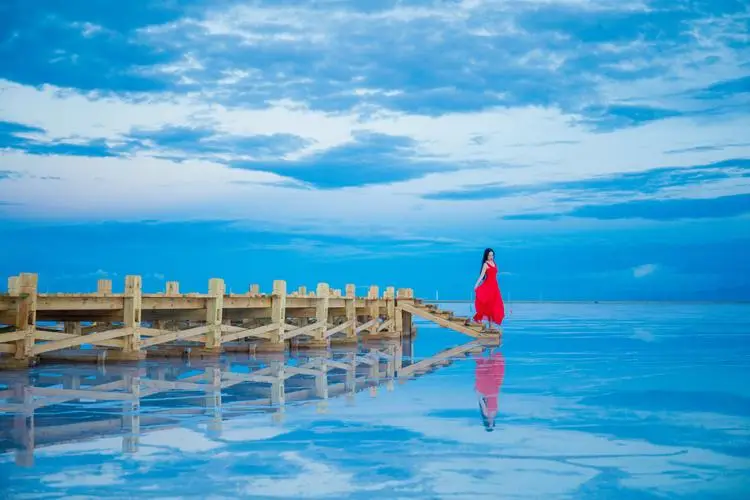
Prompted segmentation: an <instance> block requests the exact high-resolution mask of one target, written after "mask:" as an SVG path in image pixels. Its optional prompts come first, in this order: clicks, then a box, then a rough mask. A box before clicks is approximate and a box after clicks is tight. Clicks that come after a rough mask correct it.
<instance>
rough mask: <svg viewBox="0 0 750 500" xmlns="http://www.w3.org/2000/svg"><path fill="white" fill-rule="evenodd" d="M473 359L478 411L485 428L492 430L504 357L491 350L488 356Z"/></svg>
mask: <svg viewBox="0 0 750 500" xmlns="http://www.w3.org/2000/svg"><path fill="white" fill-rule="evenodd" d="M475 361H476V363H477V365H476V369H475V372H474V374H475V378H476V381H475V385H474V387H475V389H476V391H477V396H479V411H480V412H481V414H482V422H483V423H484V428H485V430H486V431H487V432H492V431H493V430H494V428H495V417H496V416H497V400H498V398H499V397H500V386H502V385H503V378H504V377H505V358H504V357H503V353H502V352H499V351H498V352H494V350H491V351H490V356H489V357H488V358H484V357H478V358H476V360H475Z"/></svg>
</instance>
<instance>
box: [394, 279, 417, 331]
mask: <svg viewBox="0 0 750 500" xmlns="http://www.w3.org/2000/svg"><path fill="white" fill-rule="evenodd" d="M413 297H414V295H413V292H412V291H411V290H410V289H408V288H399V289H398V296H397V300H396V301H397V302H402V301H403V302H406V303H409V304H412V303H414V299H413ZM396 331H398V332H399V333H400V334H401V335H402V336H404V337H411V335H412V317H411V313H410V312H406V311H404V310H403V309H397V310H396Z"/></svg>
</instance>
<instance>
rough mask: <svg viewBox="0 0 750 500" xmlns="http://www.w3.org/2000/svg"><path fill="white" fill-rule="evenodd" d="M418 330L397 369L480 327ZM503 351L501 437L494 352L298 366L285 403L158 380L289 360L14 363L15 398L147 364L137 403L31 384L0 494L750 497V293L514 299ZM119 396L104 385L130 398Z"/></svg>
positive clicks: (1, 426) (6, 378)
mask: <svg viewBox="0 0 750 500" xmlns="http://www.w3.org/2000/svg"><path fill="white" fill-rule="evenodd" d="M462 307H468V306H462V305H457V306H456V307H454V309H458V310H459V312H461V311H460V309H461V308H462ZM418 326H419V333H418V336H417V338H416V339H415V340H414V343H413V345H406V346H404V351H403V355H404V358H403V359H404V365H408V364H409V363H410V359H409V355H410V354H413V356H414V357H415V358H416V359H417V360H419V359H423V358H427V357H429V356H432V355H433V354H435V353H437V352H438V351H440V350H442V349H444V348H446V347H451V346H455V345H459V344H462V343H464V342H466V341H467V340H468V339H466V338H465V337H463V336H461V335H459V334H455V333H453V332H449V331H446V330H443V329H440V328H433V327H431V326H430V325H427V324H424V323H421V322H420V323H418ZM410 351H411V352H410ZM496 351H499V352H500V353H501V355H502V357H497V356H496V357H495V358H494V359H496V360H498V359H499V360H501V362H502V364H503V365H504V378H503V380H502V386H501V388H500V391H499V394H500V395H499V405H498V407H499V410H498V415H497V417H496V422H495V427H494V430H493V432H487V430H486V428H485V424H484V423H483V420H482V418H481V414H480V406H479V399H478V397H477V394H476V392H475V390H474V386H475V378H476V371H475V368H476V359H475V358H476V357H477V356H484V357H487V356H489V354H488V353H478V354H473V355H471V356H469V357H461V358H459V359H457V360H456V361H455V362H454V363H453V364H452V365H450V366H446V367H442V368H437V369H436V370H435V371H433V372H431V373H426V374H424V375H423V376H421V377H419V378H417V379H413V380H408V381H404V380H396V381H395V382H389V381H388V377H386V376H385V374H384V375H383V376H381V378H380V379H379V380H375V379H374V378H373V377H370V379H369V383H370V384H372V387H365V388H364V389H363V390H360V391H359V392H357V393H356V394H353V395H352V394H349V393H348V392H349V391H347V390H346V389H344V390H341V388H342V386H344V385H346V381H345V375H344V373H343V371H341V373H337V372H336V370H334V371H332V372H330V375H329V379H328V383H329V387H330V388H329V395H328V399H325V400H324V399H321V397H316V395H317V396H320V395H321V394H322V393H321V392H316V391H321V390H322V388H321V387H319V386H316V383H315V379H314V378H313V377H305V376H295V377H291V378H289V379H287V381H286V388H285V390H286V393H287V400H286V402H285V404H284V405H283V406H282V405H280V404H276V402H275V401H274V402H273V404H272V403H271V402H269V401H268V400H267V399H265V398H269V397H270V396H271V393H272V392H273V390H272V388H271V387H269V386H268V384H265V385H264V384H262V383H255V384H253V383H242V384H237V385H234V386H232V387H226V388H224V389H223V390H222V391H221V397H217V395H216V394H214V393H211V392H209V391H201V390H196V389H195V388H194V387H192V386H190V385H183V386H181V387H177V386H175V387H174V388H173V389H170V390H165V391H162V392H158V389H154V387H155V384H158V383H159V382H155V383H152V384H151V385H149V380H151V381H159V380H160V379H161V380H162V385H161V386H159V387H160V388H162V389H163V387H164V383H165V381H176V380H182V381H184V380H186V379H189V380H191V381H193V382H187V383H185V384H190V383H196V382H195V381H196V380H197V381H198V382H201V383H205V382H206V381H207V380H208V376H209V375H210V374H214V375H216V374H219V376H222V375H221V374H223V373H226V371H231V372H232V373H236V374H242V373H248V372H249V371H250V370H254V369H262V368H263V367H266V366H271V365H273V366H276V367H278V366H279V363H278V362H276V363H274V362H273V360H270V359H267V358H263V359H253V358H250V357H248V356H242V355H236V356H233V357H232V358H228V359H225V360H222V362H221V363H218V364H206V363H204V364H200V363H193V364H192V365H191V366H188V365H186V364H184V363H182V362H178V361H171V362H169V361H161V362H159V361H149V362H148V363H145V364H144V365H143V367H142V369H141V372H140V373H137V372H135V371H134V368H132V369H130V370H128V369H126V368H123V367H117V366H114V365H112V366H107V367H106V368H105V369H104V370H102V369H101V368H97V367H95V366H89V367H83V366H71V365H55V366H52V365H47V366H43V367H38V368H36V369H35V370H34V371H33V372H32V373H31V376H30V377H26V378H24V377H19V375H14V376H11V375H9V374H7V373H3V374H0V383H1V384H3V385H5V386H7V387H0V391H5V392H4V394H5V395H6V396H8V395H10V393H9V391H14V390H15V391H16V393H15V394H21V395H22V394H23V393H24V390H23V387H24V384H31V385H34V386H37V387H53V388H62V387H69V388H70V387H75V386H76V385H80V386H81V387H82V388H86V386H90V385H100V384H109V385H110V387H116V389H114V391H115V392H116V394H121V395H122V394H124V392H123V390H124V389H123V388H126V387H132V384H133V380H135V381H136V383H137V382H138V380H139V379H138V378H135V379H134V376H136V377H138V376H139V377H140V385H139V387H140V391H141V396H142V397H141V399H140V406H138V405H137V404H136V403H134V401H130V400H126V401H122V400H114V401H107V400H79V401H75V400H73V401H67V402H61V401H60V400H59V399H58V400H55V399H53V398H54V397H55V395H54V391H50V392H49V393H43V394H41V395H40V393H38V392H36V393H34V396H35V397H38V399H35V403H36V404H38V405H39V406H40V407H39V408H38V409H36V411H35V412H34V415H33V418H24V417H23V416H18V415H16V414H14V413H9V412H5V413H0V430H1V431H2V435H1V437H0V491H2V494H4V496H2V495H1V494H0V496H2V497H3V498H62V497H65V498H94V497H98V496H102V495H104V496H107V497H109V498H135V497H139V498H141V497H142V498H274V497H276V498H299V497H305V498H307V497H310V498H312V497H321V498H323V497H326V498H368V499H369V498H389V499H396V498H467V499H475V498H533V499H542V498H543V499H550V498H571V499H587V498H596V499H634V498H638V499H640V498H645V499H649V498H691V499H713V498H733V499H734V498H748V497H750V384H749V383H748V382H750V379H749V378H748V374H749V373H750V372H749V371H748V368H750V307H749V306H743V305H679V304H677V305H659V304H641V305H637V304H631V305H604V304H578V305H571V304H565V305H551V304H534V305H532V304H519V305H515V306H514V307H513V314H512V315H511V316H510V317H509V319H508V322H507V324H506V326H505V336H504V340H503V345H502V346H501V347H500V348H499V349H496ZM346 356H347V354H346V353H341V354H337V355H336V357H335V358H336V359H339V360H346V359H347V358H346ZM307 361H308V360H306V359H290V360H286V361H285V362H286V363H287V365H288V366H295V365H296V366H300V365H303V364H304V363H306V362H307ZM381 369H382V371H385V364H383V365H381ZM359 375H360V376H362V377H363V378H365V377H367V376H368V371H367V367H366V366H363V367H362V368H361V369H360V372H359ZM209 382H210V380H209ZM367 382H368V381H367V380H366V381H365V382H362V383H361V384H360V387H359V388H360V389H362V387H361V386H362V385H366V383H367ZM376 384H379V385H376ZM136 385H138V384H136ZM348 387H349V388H351V385H349V386H348ZM19 388H20V390H19ZM105 389H106V387H105ZM149 390H151V392H152V394H151V395H148V391H149ZM31 392H33V389H32V390H29V389H28V388H27V389H26V394H30V393H31ZM112 392H113V390H110V391H109V393H105V396H106V395H107V394H109V395H110V397H121V396H111V394H112ZM305 394H308V395H309V397H307V398H306V399H307V400H308V401H299V400H295V399H299V398H301V397H302V396H304V395H305ZM290 395H291V396H290ZM300 395H302V396H300ZM126 397H129V396H127V395H126ZM264 399H265V400H264ZM19 403H22V399H17V398H16V399H14V398H9V399H5V400H0V404H6V405H7V404H19ZM32 425H33V432H32V431H31V426H32ZM2 488H4V491H3V490H2Z"/></svg>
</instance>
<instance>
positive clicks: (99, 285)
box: [96, 280, 112, 296]
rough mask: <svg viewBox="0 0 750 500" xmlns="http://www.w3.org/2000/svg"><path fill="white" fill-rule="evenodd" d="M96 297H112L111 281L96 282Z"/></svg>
mask: <svg viewBox="0 0 750 500" xmlns="http://www.w3.org/2000/svg"><path fill="white" fill-rule="evenodd" d="M96 294H97V295H103V296H107V295H112V280H99V281H97V282H96Z"/></svg>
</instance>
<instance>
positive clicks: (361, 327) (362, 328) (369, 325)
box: [356, 318, 380, 333]
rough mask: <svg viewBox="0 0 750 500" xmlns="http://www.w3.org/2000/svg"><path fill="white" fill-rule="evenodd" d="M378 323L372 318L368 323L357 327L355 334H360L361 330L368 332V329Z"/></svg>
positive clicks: (377, 319)
mask: <svg viewBox="0 0 750 500" xmlns="http://www.w3.org/2000/svg"><path fill="white" fill-rule="evenodd" d="M378 321H380V319H379V318H374V319H371V320H370V321H368V322H367V323H362V324H361V325H359V326H358V327H357V329H356V332H357V333H360V332H362V331H363V330H368V329H370V327H372V326H375V325H376V324H377V323H378Z"/></svg>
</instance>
